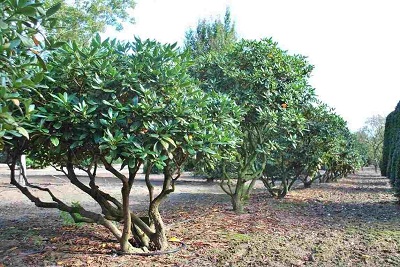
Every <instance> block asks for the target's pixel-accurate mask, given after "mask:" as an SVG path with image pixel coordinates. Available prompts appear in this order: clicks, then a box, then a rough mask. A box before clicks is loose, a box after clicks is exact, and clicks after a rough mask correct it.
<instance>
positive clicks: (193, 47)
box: [184, 8, 237, 58]
mask: <svg viewBox="0 0 400 267" xmlns="http://www.w3.org/2000/svg"><path fill="white" fill-rule="evenodd" d="M236 41H237V34H236V30H235V23H234V22H232V19H231V12H230V10H229V8H227V9H226V11H225V16H224V20H223V21H221V20H220V19H215V20H214V21H210V20H206V19H202V20H199V22H198V23H197V27H196V29H195V30H194V29H189V30H187V31H186V35H185V46H184V47H185V49H187V50H189V51H190V53H191V55H192V58H197V57H199V56H204V55H206V54H207V53H209V52H211V51H222V50H224V49H226V48H227V47H228V46H230V45H232V44H234V43H235V42H236Z"/></svg>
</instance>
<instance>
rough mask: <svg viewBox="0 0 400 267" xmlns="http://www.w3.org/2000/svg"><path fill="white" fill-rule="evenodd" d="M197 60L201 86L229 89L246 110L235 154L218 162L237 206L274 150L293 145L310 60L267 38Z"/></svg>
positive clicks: (307, 91) (306, 98) (308, 96)
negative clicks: (234, 180) (228, 159)
mask: <svg viewBox="0 0 400 267" xmlns="http://www.w3.org/2000/svg"><path fill="white" fill-rule="evenodd" d="M197 60H198V61H197V64H196V65H195V66H194V67H193V69H194V71H193V73H195V74H196V78H197V79H198V80H199V81H200V84H201V86H202V88H203V89H204V90H205V91H212V90H216V91H218V92H222V93H225V94H228V95H230V96H231V97H232V98H233V99H235V100H236V102H237V103H238V104H239V105H241V106H242V107H243V109H244V110H245V115H244V119H243V121H242V123H241V131H242V133H243V137H242V139H243V141H242V143H241V145H240V147H239V148H238V149H237V151H236V155H235V159H233V160H231V161H230V162H227V163H222V164H223V165H226V166H222V168H221V169H222V183H221V186H222V188H223V189H224V191H225V192H226V193H228V194H229V195H230V196H231V198H232V203H233V205H234V208H235V209H237V210H239V211H240V210H242V209H243V202H244V201H245V200H246V199H247V198H248V197H249V194H250V192H251V190H252V188H253V186H254V183H255V181H256V180H257V179H258V178H260V176H261V175H262V173H263V171H264V169H265V167H266V163H267V161H268V160H269V159H271V158H272V157H273V154H272V152H273V151H284V150H285V149H286V148H287V147H289V146H293V145H295V143H296V136H298V135H299V134H300V133H301V131H302V130H303V129H304V125H305V119H304V118H303V116H302V114H301V112H299V108H298V107H301V106H303V105H305V104H306V103H309V102H312V101H313V100H314V95H313V89H312V88H311V87H310V86H308V84H307V78H308V76H309V74H310V72H311V70H312V66H310V65H309V64H308V63H307V62H306V60H305V58H304V57H302V56H292V55H289V54H288V53H287V52H285V51H283V50H281V49H280V48H279V47H278V46H277V44H276V43H275V42H273V41H272V40H271V39H264V40H261V41H246V40H242V41H240V42H238V43H236V44H235V45H233V46H231V47H230V48H228V49H226V51H224V52H218V53H217V52H212V53H210V54H208V56H205V57H200V58H198V59H197ZM234 178H235V179H236V183H234V182H233V179H234Z"/></svg>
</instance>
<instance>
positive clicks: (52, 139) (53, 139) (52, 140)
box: [50, 136, 60, 146]
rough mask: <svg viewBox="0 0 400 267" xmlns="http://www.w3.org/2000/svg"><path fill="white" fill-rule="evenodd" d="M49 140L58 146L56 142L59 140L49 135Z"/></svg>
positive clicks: (58, 142)
mask: <svg viewBox="0 0 400 267" xmlns="http://www.w3.org/2000/svg"><path fill="white" fill-rule="evenodd" d="M50 141H51V142H52V143H53V145H54V146H58V144H60V140H59V139H58V138H57V137H55V136H52V137H50Z"/></svg>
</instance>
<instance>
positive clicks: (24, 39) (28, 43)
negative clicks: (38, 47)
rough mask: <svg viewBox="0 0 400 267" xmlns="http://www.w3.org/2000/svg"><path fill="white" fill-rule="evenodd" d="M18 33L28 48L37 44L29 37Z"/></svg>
mask: <svg viewBox="0 0 400 267" xmlns="http://www.w3.org/2000/svg"><path fill="white" fill-rule="evenodd" d="M17 35H18V37H19V39H20V40H21V42H22V44H23V45H24V46H26V47H28V48H31V47H34V46H35V43H34V42H33V41H32V40H31V39H29V38H28V37H26V36H23V35H21V34H19V33H17Z"/></svg>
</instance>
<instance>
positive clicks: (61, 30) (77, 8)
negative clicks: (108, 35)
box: [45, 0, 135, 43]
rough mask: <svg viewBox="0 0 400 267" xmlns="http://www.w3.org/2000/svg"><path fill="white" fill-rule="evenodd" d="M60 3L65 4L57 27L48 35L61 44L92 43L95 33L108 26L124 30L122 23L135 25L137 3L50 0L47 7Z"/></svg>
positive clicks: (110, 0) (59, 13)
mask: <svg viewBox="0 0 400 267" xmlns="http://www.w3.org/2000/svg"><path fill="white" fill-rule="evenodd" d="M59 2H61V3H62V5H61V10H60V12H58V13H57V14H55V18H57V21H58V25H57V28H53V30H51V31H49V33H48V35H49V36H51V37H53V38H54V39H56V40H58V41H71V40H74V41H76V42H83V43H88V41H89V40H90V39H91V37H92V36H93V35H94V34H95V33H98V32H104V31H105V29H106V27H107V26H111V27H114V29H115V30H117V31H121V30H122V29H123V26H122V22H130V23H134V18H133V16H132V11H133V9H134V7H135V1H134V0H74V1H67V0H46V1H45V5H46V6H52V5H54V4H56V3H59Z"/></svg>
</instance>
